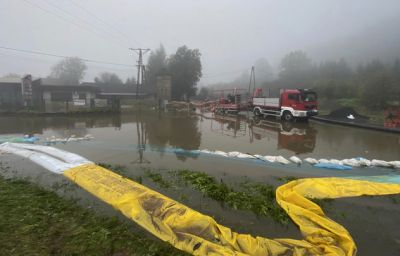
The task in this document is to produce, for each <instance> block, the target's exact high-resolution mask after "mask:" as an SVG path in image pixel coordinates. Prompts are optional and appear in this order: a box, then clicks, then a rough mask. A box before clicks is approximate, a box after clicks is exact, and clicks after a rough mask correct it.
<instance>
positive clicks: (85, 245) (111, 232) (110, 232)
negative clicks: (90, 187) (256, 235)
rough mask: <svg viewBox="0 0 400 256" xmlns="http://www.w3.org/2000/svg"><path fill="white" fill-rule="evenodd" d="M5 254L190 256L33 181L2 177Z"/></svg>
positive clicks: (0, 242) (0, 219)
mask: <svg viewBox="0 0 400 256" xmlns="http://www.w3.org/2000/svg"><path fill="white" fill-rule="evenodd" d="M0 202H1V204H0V255H185V254H184V253H183V252H180V251H178V250H176V249H174V248H173V247H171V246H170V245H169V244H167V243H163V242H161V241H158V240H153V239H151V238H150V237H147V236H146V235H145V234H146V233H145V232H144V231H135V232H133V231H132V228H131V227H129V226H128V225H127V224H124V223H123V222H121V221H119V220H118V219H117V218H115V217H114V218H111V217H101V216H98V215H96V214H94V213H93V212H92V211H90V210H87V209H84V208H82V207H80V206H78V204H77V203H76V202H74V201H72V200H65V199H62V198H60V197H59V196H58V195H57V194H55V193H54V192H49V191H45V190H43V189H41V188H39V187H38V186H36V185H34V184H31V183H29V182H27V181H18V180H6V179H4V178H2V177H0Z"/></svg>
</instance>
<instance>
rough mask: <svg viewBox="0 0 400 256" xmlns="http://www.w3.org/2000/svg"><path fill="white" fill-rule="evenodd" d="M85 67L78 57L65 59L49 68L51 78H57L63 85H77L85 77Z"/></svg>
mask: <svg viewBox="0 0 400 256" xmlns="http://www.w3.org/2000/svg"><path fill="white" fill-rule="evenodd" d="M86 69H87V66H86V64H85V62H83V61H82V60H81V59H80V58H78V57H71V58H66V59H63V60H61V61H60V62H58V63H57V64H56V65H54V66H53V67H52V68H51V73H50V76H49V77H51V78H57V79H60V80H61V81H63V82H64V83H65V84H79V82H80V80H81V79H82V78H83V77H84V76H85V71H86Z"/></svg>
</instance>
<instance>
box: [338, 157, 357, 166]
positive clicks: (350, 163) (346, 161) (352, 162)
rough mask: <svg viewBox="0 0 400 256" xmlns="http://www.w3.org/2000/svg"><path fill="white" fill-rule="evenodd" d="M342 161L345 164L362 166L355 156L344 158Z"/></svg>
mask: <svg viewBox="0 0 400 256" xmlns="http://www.w3.org/2000/svg"><path fill="white" fill-rule="evenodd" d="M342 163H343V164H344V165H348V166H353V167H360V166H361V164H360V162H359V161H358V160H357V159H355V158H351V159H343V160H342Z"/></svg>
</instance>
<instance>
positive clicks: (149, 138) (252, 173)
mask: <svg viewBox="0 0 400 256" xmlns="http://www.w3.org/2000/svg"><path fill="white" fill-rule="evenodd" d="M24 134H34V135H36V136H38V137H39V138H40V140H39V141H38V142H37V143H39V144H43V143H45V141H46V138H51V137H52V136H55V137H58V138H66V137H69V136H71V135H75V136H76V137H81V136H84V135H86V134H92V135H93V136H94V137H95V139H93V140H91V141H81V142H68V143H57V144H54V145H53V146H55V147H58V148H61V149H65V150H68V151H71V152H74V153H77V154H80V155H82V156H84V157H86V158H88V159H90V160H92V161H94V162H105V163H109V164H121V165H125V166H127V171H126V172H127V173H126V175H128V176H131V177H137V176H143V175H144V172H145V170H146V169H151V170H156V172H159V173H162V174H163V176H164V177H166V178H167V177H168V175H167V171H168V170H176V169H191V170H194V171H204V172H206V173H208V174H210V175H212V176H214V177H216V178H217V179H218V180H221V179H222V180H223V181H224V182H227V183H232V184H234V183H235V182H241V181H244V180H251V181H256V182H263V183H269V184H274V185H278V183H279V182H277V180H276V178H277V177H284V176H298V177H318V176H359V175H381V174H398V173H399V172H398V171H396V170H392V169H381V168H364V169H357V168H356V169H353V170H352V171H333V170H322V169H317V168H314V167H311V166H309V165H303V166H301V167H297V166H295V165H290V166H281V165H278V164H265V165H263V164H259V163H253V162H250V161H243V160H231V159H226V158H221V157H210V156H205V155H193V154H184V153H183V154H182V153H177V151H176V150H174V149H176V148H179V149H184V150H194V149H210V150H222V151H240V152H246V153H251V154H260V155H282V156H284V157H290V156H292V155H297V156H299V157H301V158H305V157H315V158H328V159H330V158H336V159H343V158H350V157H358V156H362V157H366V158H368V159H373V158H376V159H382V160H400V136H399V135H396V134H387V133H384V132H377V131H369V130H363V129H357V128H351V127H341V126H335V125H329V124H321V123H315V122H309V123H281V122H277V121H276V120H254V119H251V118H250V119H247V118H246V117H233V116H211V115H207V114H206V115H188V114H179V115H172V114H159V113H156V112H141V113H136V114H123V115H94V116H79V117H67V116H52V117H13V116H7V117H0V138H4V137H9V136H22V135H24ZM0 161H1V163H2V164H1V166H2V168H0V169H1V172H2V174H3V175H6V176H8V177H24V178H30V179H32V180H33V181H34V182H36V183H39V184H41V185H42V186H44V187H47V188H49V189H53V190H56V191H57V192H59V193H60V194H62V195H65V196H67V197H73V198H79V199H81V200H82V201H81V203H82V204H83V205H84V206H87V207H94V208H95V209H96V210H98V211H99V212H101V213H104V214H107V215H117V216H119V217H121V216H120V215H119V214H118V213H116V212H115V211H114V210H113V209H112V208H111V207H109V206H107V205H105V204H103V203H101V202H99V201H98V200H96V199H95V198H94V197H92V196H91V195H89V194H88V193H86V192H85V191H83V190H82V189H80V188H78V187H76V186H73V185H71V184H70V183H68V182H67V181H66V180H65V179H64V178H63V177H62V176H59V175H55V174H52V173H49V172H48V171H45V170H43V169H42V168H40V167H38V166H34V165H32V164H31V163H30V162H29V161H28V160H24V159H20V158H18V157H14V156H10V155H1V156H0ZM143 183H144V184H145V185H146V186H149V187H151V188H153V189H155V190H157V191H160V192H162V193H164V194H166V195H167V196H170V197H172V198H174V199H175V200H178V201H181V202H182V203H184V204H187V205H188V206H190V207H192V208H194V209H196V210H199V211H200V212H202V213H204V214H207V215H210V216H213V217H214V218H216V219H217V221H218V222H220V223H221V224H224V225H226V226H228V227H231V228H232V229H233V230H235V231H238V232H241V233H250V234H252V235H259V236H265V237H269V238H285V237H286V238H297V239H300V238H301V234H300V232H299V231H298V229H297V227H296V226H295V225H294V224H292V223H290V224H289V225H282V224H278V223H275V222H274V221H273V220H271V219H270V218H269V217H260V216H256V215H255V214H253V213H251V212H248V211H239V210H233V209H230V208H228V207H226V206H224V205H223V204H220V203H218V202H216V201H213V200H211V199H209V198H206V197H203V196H202V194H200V193H199V192H197V191H195V190H193V189H191V188H190V187H186V188H179V189H176V188H163V187H160V186H159V185H158V184H155V183H153V182H151V180H149V179H145V178H144V179H143ZM325 210H326V212H327V215H328V216H329V217H330V218H332V219H334V220H336V221H337V222H339V223H340V224H342V225H344V226H345V227H346V228H347V229H348V230H349V232H350V233H351V234H352V236H353V238H354V239H355V241H356V243H357V246H358V249H359V253H358V255H377V254H379V253H380V254H382V252H384V255H400V230H399V223H400V196H398V195H395V196H390V197H362V198H347V199H338V200H335V201H334V202H332V203H330V204H329V205H328V206H327V207H326V208H325ZM121 218H122V217H121Z"/></svg>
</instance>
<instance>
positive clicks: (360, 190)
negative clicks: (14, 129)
mask: <svg viewBox="0 0 400 256" xmlns="http://www.w3.org/2000/svg"><path fill="white" fill-rule="evenodd" d="M0 150H1V151H4V152H7V153H12V154H16V155H19V156H21V157H25V158H28V159H31V160H32V161H34V162H35V163H37V164H39V165H41V166H43V167H44V168H46V169H48V170H50V171H52V172H54V173H57V174H62V175H64V176H65V177H67V178H68V179H70V180H71V181H73V182H75V183H76V184H78V185H79V186H81V187H82V188H83V189H85V190H87V191H88V192H90V193H91V194H93V195H95V196H96V197H98V198H99V199H100V200H102V201H104V202H106V203H108V204H110V205H112V206H113V207H114V208H115V209H117V210H119V211H121V212H122V213H123V214H124V215H125V216H126V217H128V218H130V219H131V220H133V221H134V222H136V223H137V224H139V225H140V226H142V227H143V228H144V229H146V230H147V231H149V232H150V233H152V234H153V235H155V236H157V237H158V238H160V239H161V240H163V241H166V242H169V243H170V244H172V245H173V246H175V247H176V248H178V249H180V250H183V251H186V252H188V253H191V254H193V255H263V256H265V255H282V256H283V255H295V256H300V255H346V256H352V255H355V254H356V251H357V249H356V245H355V243H354V240H353V239H352V237H351V235H350V234H349V233H348V231H347V230H346V229H345V228H344V227H343V226H341V225H340V224H338V223H336V222H334V221H333V220H331V219H329V218H328V217H326V216H325V214H324V212H323V211H322V209H321V208H320V207H319V206H318V205H317V204H315V203H313V202H312V201H310V200H309V199H307V198H342V197H355V196H361V195H389V194H397V193H400V184H388V183H379V182H371V181H366V180H357V179H356V178H357V177H353V179H345V178H307V179H299V180H295V181H291V182H289V183H286V184H284V185H282V186H280V187H278V189H277V191H276V200H277V202H278V203H279V205H280V206H281V207H282V208H283V209H284V210H285V211H286V212H287V213H288V215H289V216H290V217H291V218H292V220H293V221H294V222H295V223H296V224H297V225H298V226H299V229H300V231H301V232H302V234H303V236H304V239H303V240H296V239H290V238H285V239H268V238H264V237H253V236H251V235H249V234H239V233H236V232H233V231H232V230H231V229H230V228H228V227H224V226H222V225H220V224H218V223H217V222H216V221H215V220H214V219H213V218H211V217H209V216H206V215H203V214H201V213H199V212H197V211H195V210H193V209H191V208H189V207H187V206H185V205H183V204H181V203H179V202H177V201H174V200H172V199H170V198H168V197H166V196H164V195H162V194H160V193H158V192H156V191H153V190H151V189H149V188H147V187H145V186H143V185H141V184H139V183H136V182H134V181H132V180H129V179H127V178H124V177H122V176H120V175H118V174H116V173H113V172H112V171H109V170H107V169H105V168H102V167H100V166H98V165H96V164H94V163H92V162H90V161H89V160H87V159H85V158H83V157H81V156H78V155H76V154H73V153H69V152H66V151H63V150H59V149H56V148H52V147H48V146H39V145H27V144H14V143H3V144H1V145H0ZM368 178H369V179H371V177H368ZM399 181H400V179H399Z"/></svg>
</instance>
